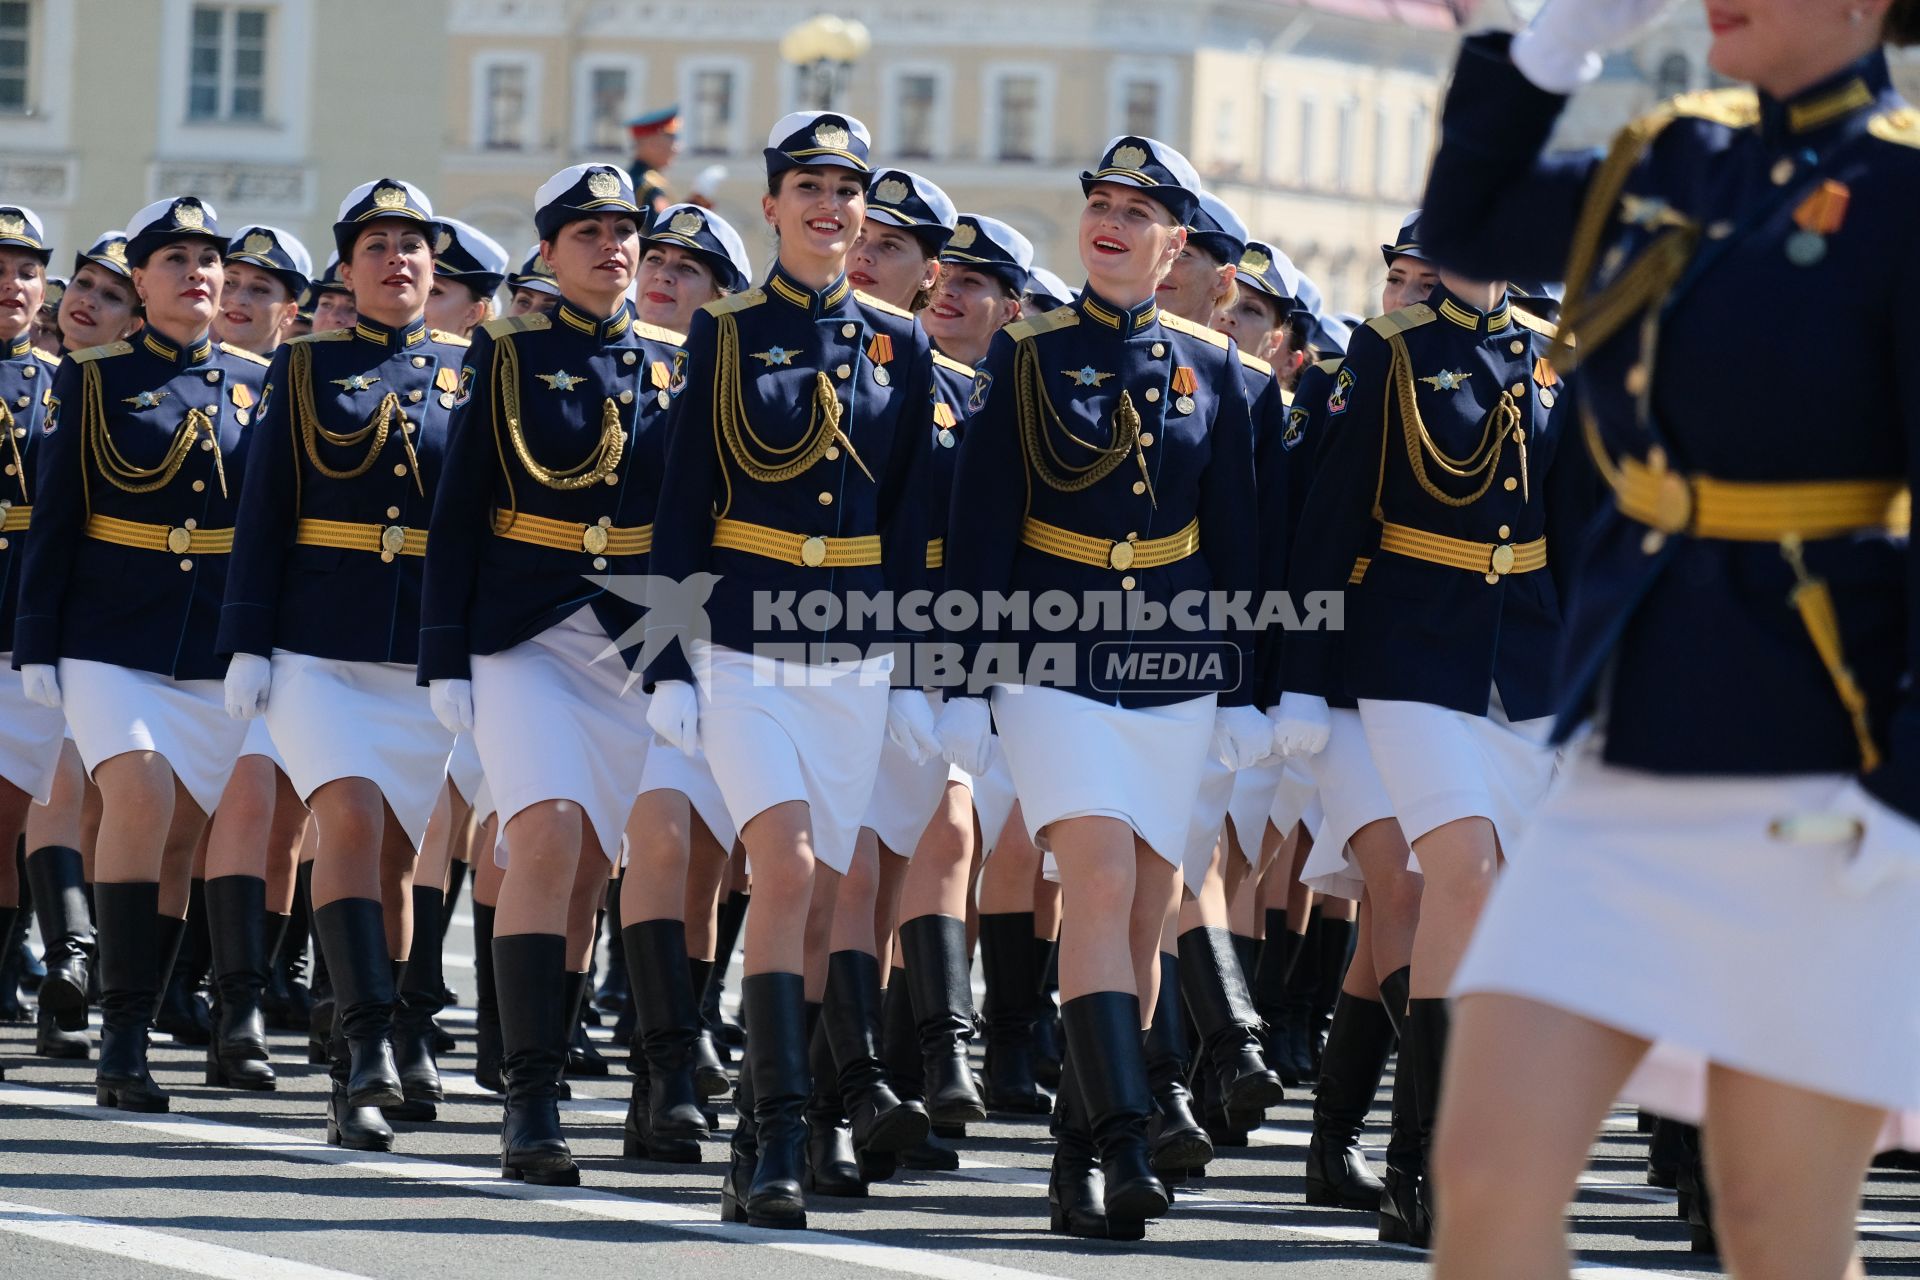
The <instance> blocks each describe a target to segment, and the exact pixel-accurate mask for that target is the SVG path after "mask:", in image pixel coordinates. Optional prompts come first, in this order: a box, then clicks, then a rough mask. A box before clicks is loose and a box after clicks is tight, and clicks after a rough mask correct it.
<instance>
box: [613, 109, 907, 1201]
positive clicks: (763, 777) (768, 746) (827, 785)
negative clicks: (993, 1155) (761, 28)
mask: <svg viewBox="0 0 1920 1280" xmlns="http://www.w3.org/2000/svg"><path fill="white" fill-rule="evenodd" d="M868 145H869V139H868V134H867V130H866V126H865V125H863V124H861V123H860V122H859V121H857V120H854V119H852V118H851V117H848V116H845V115H840V114H837V113H832V112H797V113H794V114H793V115H790V116H787V117H785V118H783V119H782V120H781V121H780V122H779V123H777V124H776V125H775V126H774V128H773V131H772V133H771V135H770V137H769V139H768V145H767V148H766V160H767V174H768V194H767V195H766V196H765V197H764V199H763V201H762V207H763V209H764V211H765V215H766V218H767V221H768V223H769V225H771V226H772V227H773V228H774V229H775V230H776V231H777V232H778V234H779V238H780V253H779V260H778V262H777V264H776V265H775V267H774V270H773V273H772V274H771V275H770V276H769V277H768V279H767V282H766V284H765V285H763V286H761V287H760V288H757V289H750V290H747V291H746V292H745V293H740V294H736V295H734V296H733V297H731V298H727V299H723V300H722V301H720V302H716V303H712V304H710V305H709V306H707V307H705V308H703V309H702V311H701V312H700V313H699V314H698V315H697V316H696V317H695V318H694V324H693V328H692V331H691V332H690V333H689V334H688V336H687V351H688V359H687V390H686V392H685V393H684V394H683V395H681V396H680V397H679V398H678V400H677V401H676V405H675V409H674V413H673V418H672V421H671V423H670V426H669V432H668V452H667V477H666V480H665V481H664V483H663V487H662V492H661V504H660V509H659V514H658V515H657V516H656V517H655V529H656V535H655V540H654V553H653V564H652V569H653V573H654V575H655V579H654V580H655V582H656V584H658V583H661V582H662V581H663V580H665V581H667V582H671V583H674V584H678V586H677V588H676V593H677V594H679V595H682V596H684V595H686V594H688V592H689V588H700V589H710V590H711V592H712V594H711V596H710V597H709V598H708V599H707V600H706V602H705V605H704V607H703V608H700V609H698V610H697V611H696V610H695V609H694V607H693V603H694V602H690V601H688V600H686V599H680V600H670V599H667V598H665V597H664V596H663V597H662V598H658V599H650V601H649V605H650V611H649V614H648V619H647V622H648V636H649V642H650V644H651V643H652V640H653V637H655V636H656V635H657V636H658V637H659V639H660V642H661V647H660V652H659V653H658V656H655V657H654V658H653V659H652V661H651V663H650V665H649V667H648V669H647V676H648V679H649V680H650V681H652V682H654V694H653V702H652V705H651V707H650V708H649V711H648V718H649V720H650V721H651V723H652V724H653V726H654V728H655V730H656V731H657V732H658V733H659V734H660V736H661V737H663V738H665V739H666V740H667V741H669V742H671V743H673V744H674V745H675V746H677V747H679V748H680V749H681V750H682V751H691V750H694V749H696V748H698V747H700V746H702V745H704V746H705V747H706V749H707V759H708V761H709V763H710V764H711V765H712V767H713V771H714V776H715V778H716V779H717V780H718V782H719V784H720V791H721V794H722V795H723V796H725V797H726V801H727V808H728V810H729V812H730V813H731V814H732V815H733V817H734V819H735V821H736V822H737V823H738V824H739V826H740V829H741V833H742V837H743V839H744V840H745V842H746V846H747V852H748V855H749V857H750V858H751V861H752V869H753V877H754V896H755V898H756V899H757V902H758V906H757V908H756V909H755V910H754V911H753V912H752V913H751V915H750V916H749V917H748V920H747V928H746V935H747V938H746V947H747V950H746V968H745V971H746V978H745V980H744V982H743V984H742V990H743V998H744V1001H745V1007H746V1017H747V1028H748V1043H747V1068H746V1070H745V1071H743V1072H742V1073H741V1075H742V1084H741V1114H742V1120H741V1123H740V1125H739V1127H738V1128H737V1129H736V1130H735V1137H734V1145H733V1160H732V1167H731V1169H730V1171H729V1173H728V1177H727V1181H726V1184H725V1186H724V1188H723V1190H722V1196H721V1200H722V1210H723V1212H724V1213H725V1214H726V1215H727V1216H728V1217H729V1218H732V1219H735V1220H738V1219H742V1218H744V1219H745V1220H746V1221H747V1222H749V1223H752V1224H755V1225H762V1226H779V1227H786V1226H802V1225H804V1224H805V1222H806V1201H805V1198H804V1196H803V1194H802V1191H801V1185H800V1183H801V1177H802V1173H803V1170H804V1168H805V1146H806V1135H805V1121H804V1111H805V1107H806V1098H807V1093H808V1066H807V1037H806V1025H805V1020H806V1010H805V997H806V992H805V979H804V977H803V974H804V973H805V972H806V968H807V966H806V963H805V962H806V955H805V951H806V946H805V933H806V912H805V910H804V907H805V905H806V903H807V902H808V900H809V898H810V895H811V889H812V880H813V877H814V875H815V874H816V872H818V871H819V870H821V869H824V870H825V871H828V872H832V873H833V874H835V875H838V874H839V873H841V872H842V871H844V870H845V869H846V868H847V866H848V865H849V864H850V862H851V860H852V858H853V846H854V842H855V838H856V835H857V832H858V829H859V823H860V816H861V813H862V811H863V810H864V809H865V807H866V801H867V798H868V796H869V795H871V793H872V789H873V779H874V773H875V770H876V769H877V768H878V765H879V756H880V743H881V739H882V736H883V734H887V733H893V734H896V735H898V736H901V737H911V738H912V739H913V740H914V741H915V742H916V743H918V744H919V746H920V749H921V750H922V751H926V750H929V749H937V747H936V743H935V740H934V739H933V725H932V720H933V717H932V713H931V712H930V711H929V710H928V707H927V700H926V697H925V695H924V694H923V693H921V692H919V691H918V690H916V689H901V690H899V691H896V692H894V693H893V694H892V696H891V697H889V695H888V692H887V682H888V680H889V677H890V674H891V671H892V663H893V654H892V653H891V651H890V650H889V649H888V648H887V646H888V644H889V642H891V641H892V640H893V638H894V637H893V635H892V633H891V631H890V630H888V629H885V628H880V627H874V628H856V627H854V626H852V625H851V624H850V623H848V622H847V620H846V619H845V618H844V617H842V618H840V619H838V620H836V619H834V618H833V617H832V616H831V612H829V614H828V615H827V616H821V615H814V614H811V613H810V614H809V620H808V621H801V620H799V619H798V618H797V616H796V619H795V622H796V623H797V625H798V626H799V627H801V628H804V630H796V629H795V628H794V626H789V625H783V624H784V622H785V620H784V619H782V618H780V617H778V616H777V615H776V616H773V617H756V612H757V611H756V609H755V600H756V597H758V598H759V599H760V601H762V602H763V603H764V602H768V601H776V600H778V599H779V593H781V592H783V591H784V592H795V593H802V594H804V593H807V592H819V593H827V594H826V595H824V596H818V597H816V599H818V600H820V601H821V602H822V604H823V607H824V606H825V605H826V604H827V603H830V602H832V601H836V600H838V601H844V600H845V598H846V593H849V592H855V591H858V592H862V593H865V594H866V595H868V596H872V595H876V594H878V593H880V592H883V591H891V592H904V591H906V590H908V589H910V588H912V587H914V586H917V585H919V583H920V581H921V580H922V578H923V577H924V574H925V571H926V570H925V562H926V541H927V539H926V504H925V501H924V498H923V486H924V482H925V475H924V467H925V459H926V455H927V451H928V445H929V442H930V438H931V435H932V431H931V418H932V406H933V395H932V385H931V373H930V370H931V367H932V358H931V354H930V352H929V350H928V347H927V340H926V336H925V334H924V333H922V332H921V330H920V329H919V328H918V326H916V325H915V324H914V323H913V318H912V316H910V315H909V314H907V313H906V312H904V311H901V310H899V309H898V308H895V307H892V306H890V305H887V304H884V303H881V302H878V301H875V300H869V299H865V298H860V297H856V296H855V295H854V292H853V287H852V285H851V284H849V283H848V282H847V279H846V274H845V273H846V265H847V257H848V254H849V252H850V251H851V250H852V247H853V241H854V238H855V236H856V235H857V234H858V232H859V226H860V222H861V219H862V218H863V216H864V214H865V212H866V176H867V170H868V166H867V148H868ZM716 512H717V516H716ZM704 574H717V575H719V578H718V581H717V583H714V582H711V581H710V579H708V578H705V577H696V576H695V575H704ZM689 615H692V616H691V617H690V616H689ZM702 623H704V626H703V625H701V624H702ZM821 623H825V624H828V625H817V624H821ZM699 631H705V632H706V635H700V634H698V632H699ZM708 636H710V637H711V639H710V640H709V639H708V638H707V637H708ZM905 674H906V673H905V672H904V671H903V672H902V675H903V676H904V675H905ZM696 678H697V685H696ZM869 994H876V995H877V993H869ZM858 1012H859V1015H860V1021H861V1023H862V1024H863V1026H862V1031H863V1034H861V1035H860V1036H859V1039H860V1040H861V1041H863V1042H866V1041H870V1040H871V1039H872V1028H873V1025H874V1024H875V1023H877V1015H878V1010H877V1008H875V1009H872V1010H868V1009H864V1008H863V1009H860V1010H859V1011H858ZM864 1056H865V1055H863V1057H864ZM846 1065H847V1064H845V1063H843V1064H842V1069H841V1073H840V1077H841V1079H840V1083H841V1091H842V1096H843V1098H844V1099H846V1100H847V1102H848V1103H849V1104H850V1105H849V1106H848V1111H849V1113H850V1114H851V1115H852V1117H853V1124H854V1136H855V1140H856V1143H857V1144H858V1145H861V1146H865V1147H867V1148H869V1149H870V1150H871V1151H873V1152H874V1153H875V1154H879V1155H889V1154H892V1153H893V1152H897V1151H899V1150H901V1149H902V1148H905V1147H909V1146H912V1145H913V1144H914V1143H916V1142H918V1141H919V1140H920V1139H921V1138H924V1137H925V1136H926V1132H927V1130H926V1117H925V1114H924V1112H920V1111H918V1110H917V1109H913V1108H908V1107H905V1106H902V1105H900V1103H899V1101H898V1099H897V1098H895V1097H894V1096H893V1094H892V1092H891V1091H890V1090H889V1089H888V1088H887V1086H886V1081H885V1077H884V1073H883V1072H881V1071H880V1070H879V1069H878V1064H877V1061H875V1060H868V1061H867V1062H866V1066H865V1069H864V1070H861V1071H858V1072H854V1071H849V1070H847V1069H846ZM749 1115H751V1116H752V1123H748V1122H747V1119H746V1117H747V1116H749Z"/></svg>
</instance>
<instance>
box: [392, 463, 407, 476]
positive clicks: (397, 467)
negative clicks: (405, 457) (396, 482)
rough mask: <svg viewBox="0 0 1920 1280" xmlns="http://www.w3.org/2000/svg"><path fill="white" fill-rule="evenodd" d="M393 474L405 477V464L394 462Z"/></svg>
mask: <svg viewBox="0 0 1920 1280" xmlns="http://www.w3.org/2000/svg"><path fill="white" fill-rule="evenodd" d="M393 474H395V475H397V476H403V475H405V474H407V464H406V463H404V462H396V463H394V464H393Z"/></svg>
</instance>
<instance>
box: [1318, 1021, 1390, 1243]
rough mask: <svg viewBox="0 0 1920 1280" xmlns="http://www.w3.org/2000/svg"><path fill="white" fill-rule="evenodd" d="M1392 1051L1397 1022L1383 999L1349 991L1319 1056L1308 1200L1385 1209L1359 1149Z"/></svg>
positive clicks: (1376, 1182) (1324, 1205)
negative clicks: (1360, 997) (1374, 998)
mask: <svg viewBox="0 0 1920 1280" xmlns="http://www.w3.org/2000/svg"><path fill="white" fill-rule="evenodd" d="M1392 1050H1393V1023H1392V1022H1391V1021H1389V1020H1388V1018H1387V1011H1386V1009H1384V1008H1383V1007H1382V1006H1381V1004H1380V1002H1379V1001H1378V1000H1361V999H1357V998H1355V997H1353V996H1351V995H1347V994H1345V993H1344V992H1343V993H1342V994H1341V996H1340V1000H1339V1003H1337V1004H1336V1005H1335V1006H1334V1010H1333V1028H1332V1030H1331V1031H1329V1032H1328V1034H1327V1047H1326V1050H1325V1051H1324V1052H1323V1053H1322V1054H1321V1055H1320V1085H1319V1088H1317V1089H1316V1090H1315V1091H1314V1095H1313V1137H1312V1138H1311V1139H1309V1140H1308V1142H1307V1203H1308V1204H1310V1205H1317V1206H1319V1207H1321V1208H1329V1209H1364V1210H1366V1211H1367V1212H1369V1213H1374V1212H1377V1211H1378V1210H1379V1208H1380V1192H1381V1189H1382V1188H1381V1183H1380V1179H1379V1178H1376V1177H1375V1176H1374V1174H1373V1170H1372V1169H1370V1168H1368V1167H1367V1158H1366V1156H1365V1155H1363V1154H1362V1153H1361V1151H1360V1131H1361V1129H1363V1128H1365V1127H1366V1123H1367V1110H1368V1109H1369V1108H1370V1107H1372V1106H1373V1098H1374V1095H1375V1094H1377V1093H1379V1092H1380V1077H1381V1076H1382V1075H1383V1074H1384V1073H1385V1072H1386V1069H1387V1054H1388V1053H1390V1052H1392Z"/></svg>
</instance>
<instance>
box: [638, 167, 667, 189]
mask: <svg viewBox="0 0 1920 1280" xmlns="http://www.w3.org/2000/svg"><path fill="white" fill-rule="evenodd" d="M640 177H641V180H642V181H644V182H645V183H646V184H647V185H648V186H650V187H664V186H666V185H667V175H666V174H664V173H661V172H660V171H659V170H658V169H648V170H647V171H646V172H645V173H643V174H641V175H640Z"/></svg>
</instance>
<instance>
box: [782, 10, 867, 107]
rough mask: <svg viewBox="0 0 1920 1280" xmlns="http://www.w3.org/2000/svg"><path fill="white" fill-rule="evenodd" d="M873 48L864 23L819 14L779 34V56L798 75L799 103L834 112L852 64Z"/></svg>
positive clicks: (850, 73) (845, 85) (845, 86)
mask: <svg viewBox="0 0 1920 1280" xmlns="http://www.w3.org/2000/svg"><path fill="white" fill-rule="evenodd" d="M872 47H873V37H872V36H871V35H869V34H868V33H867V28H866V25H865V24H864V23H861V22H858V21H854V20H849V19H846V18H836V17H835V16H833V15H832V14H830V13H821V14H816V15H814V16H813V17H811V18H808V19H807V20H806V21H805V22H803V23H801V24H800V25H799V26H797V27H795V28H793V29H792V30H791V31H789V32H787V34H786V35H784V36H782V37H780V57H781V59H782V60H783V61H785V62H788V63H790V64H792V66H793V68H794V71H795V73H796V74H797V75H798V77H799V85H800V94H799V97H800V105H801V106H802V107H807V108H811V109H813V110H816V111H831V110H833V108H834V106H835V105H836V103H837V101H838V99H839V98H840V96H841V94H843V93H844V92H845V91H846V88H847V81H848V79H849V78H850V76H851V75H852V72H853V64H854V63H856V62H858V61H859V60H860V59H861V58H862V57H863V56H864V55H865V54H866V52H867V50H868V49H871V48H872Z"/></svg>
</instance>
